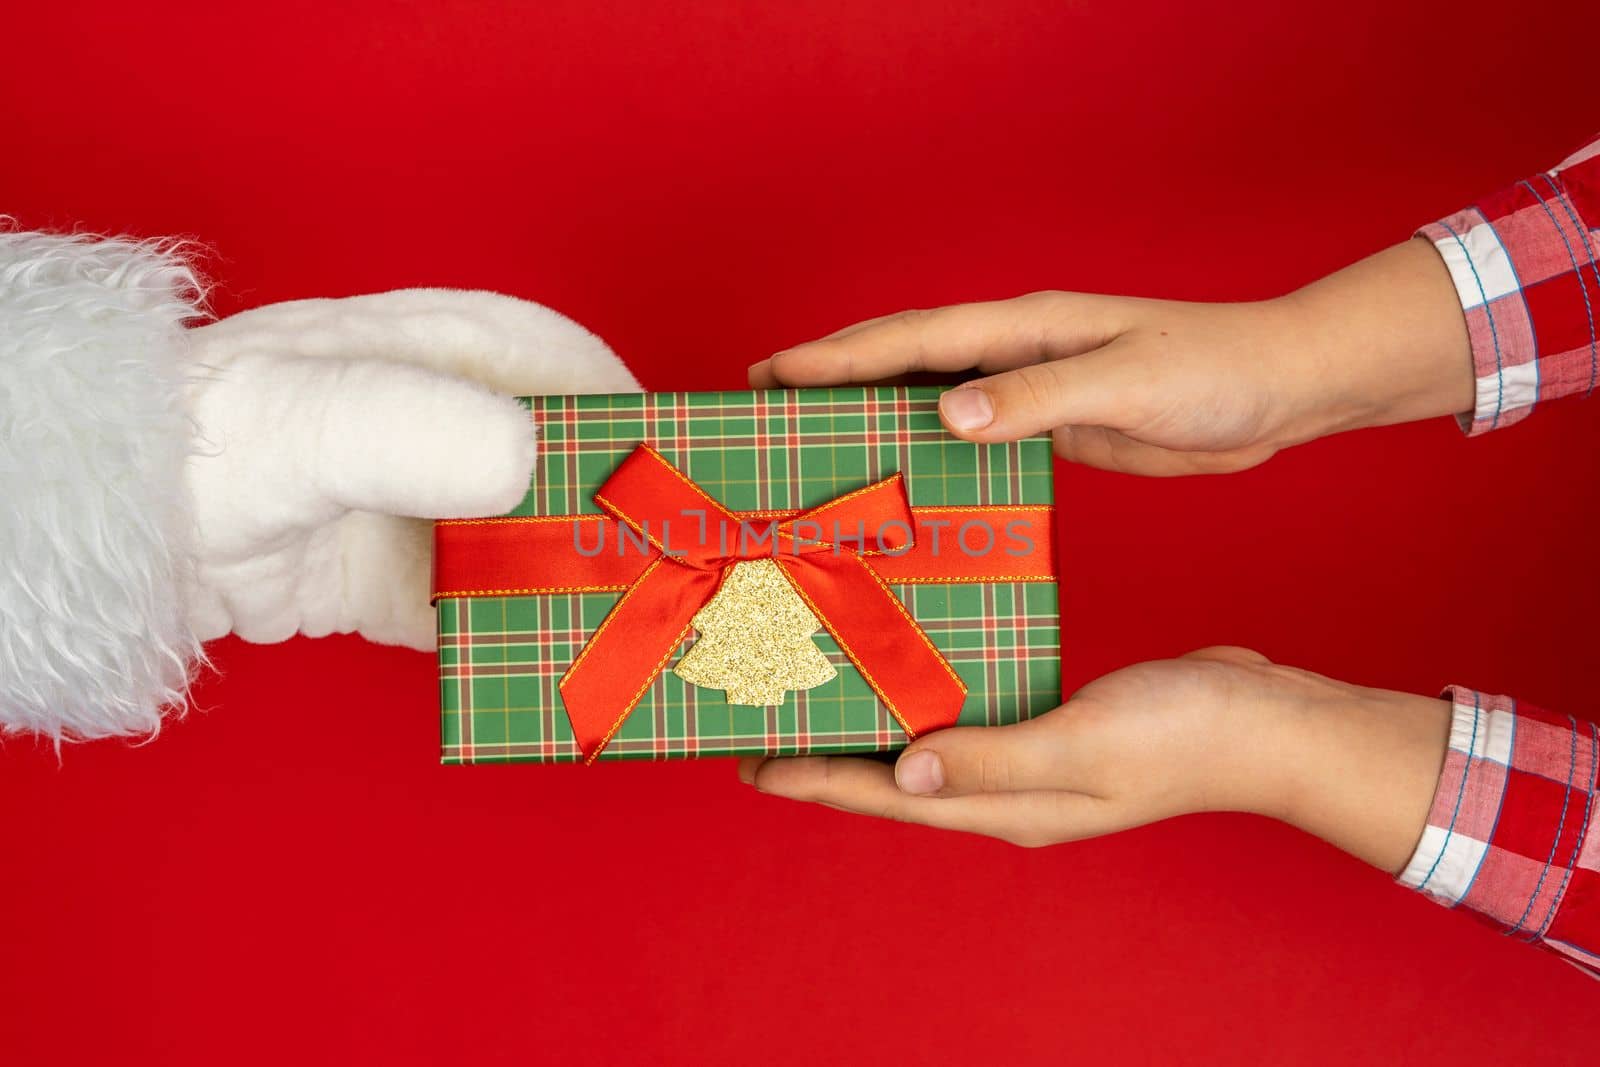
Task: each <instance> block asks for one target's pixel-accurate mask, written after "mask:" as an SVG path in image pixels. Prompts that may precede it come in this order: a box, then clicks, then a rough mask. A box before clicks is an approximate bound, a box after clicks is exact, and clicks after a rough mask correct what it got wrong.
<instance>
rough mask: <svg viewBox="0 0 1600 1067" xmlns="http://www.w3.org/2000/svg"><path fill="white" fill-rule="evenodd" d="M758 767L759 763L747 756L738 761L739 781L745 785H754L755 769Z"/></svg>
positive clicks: (757, 760)
mask: <svg viewBox="0 0 1600 1067" xmlns="http://www.w3.org/2000/svg"><path fill="white" fill-rule="evenodd" d="M760 766H761V761H760V760H759V759H752V758H751V757H749V756H746V757H745V758H744V759H741V760H740V761H739V781H741V782H743V783H744V784H745V785H755V784H756V769H757V768H758V767H760Z"/></svg>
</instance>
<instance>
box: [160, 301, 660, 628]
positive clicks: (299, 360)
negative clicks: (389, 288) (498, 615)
mask: <svg viewBox="0 0 1600 1067" xmlns="http://www.w3.org/2000/svg"><path fill="white" fill-rule="evenodd" d="M189 342H190V351H191V355H192V359H193V361H194V375H193V377H192V379H191V381H192V383H193V384H192V385H191V386H190V388H189V405H190V412H191V414H192V416H193V419H194V422H195V424H196V444H195V449H194V452H193V454H192V455H191V457H190V459H189V461H188V467H187V483H188V488H189V491H190V495H191V498H192V505H193V513H194V518H195V523H196V528H197V529H196V533H197V546H196V566H195V568H194V572H193V576H192V588H189V589H186V590H185V601H186V603H187V607H188V613H189V621H190V625H191V626H192V628H193V630H194V632H195V634H196V635H197V636H198V637H199V638H200V639H201V640H209V639H210V638H214V637H219V636H221V635H223V634H225V633H228V632H229V631H232V632H234V633H237V634H238V635H239V636H241V637H243V638H245V639H246V640H248V641H281V640H283V639H285V638H287V637H289V636H291V635H293V634H294V633H296V632H300V633H304V634H308V635H310V636H313V637H315V636H321V635H324V634H330V633H346V632H350V631H355V632H359V633H361V634H362V635H364V636H365V637H367V638H369V639H371V640H373V641H379V642H383V643H386V644H401V645H407V646H410V647H412V648H418V649H431V648H433V647H434V618H433V612H432V610H431V609H430V608H429V605H428V584H429V570H430V558H431V557H430V550H431V544H432V539H431V532H430V525H429V523H428V522H427V521H426V519H429V518H454V517H463V516H472V515H495V514H500V513H503V512H505V511H508V510H510V509H511V508H513V507H515V506H516V504H517V502H518V501H519V500H521V499H522V496H523V494H524V493H525V492H526V491H527V487H528V478H529V474H530V472H531V471H532V467H533V460H534V451H535V443H534V426H533V424H532V420H531V418H530V416H529V414H528V412H527V410H526V409H524V408H523V407H522V406H521V405H519V404H517V403H516V402H515V401H514V400H512V399H510V398H511V397H512V396H517V395H527V394H537V393H601V392H632V391H636V390H637V389H638V388H639V385H638V382H637V381H635V380H634V378H633V376H632V375H631V374H629V373H628V371H627V370H626V369H625V368H624V367H623V365H622V364H621V362H620V361H618V359H617V358H616V356H615V355H613V354H612V352H611V350H610V349H609V348H607V347H606V345H605V344H604V342H602V341H601V340H600V339H599V338H597V337H595V336H594V335H593V334H591V333H589V332H588V331H587V330H585V329H583V327H581V326H579V325H578V324H577V323H575V322H573V321H571V320H570V319H567V318H564V317H563V316H561V315H558V314H556V313H555V312H553V311H551V310H550V309H549V308H545V307H541V306H540V305H538V304H531V303H527V302H525V301H521V300H516V299H513V298H511V297H506V296H499V295H496V294H493V293H483V292H457V291H449V290H441V289H413V290H401V291H398V292H392V293H381V294H377V295H373V296H358V297H351V298H349V299H344V300H301V301H295V302H292V303H284V304H275V305H270V306H268V307H263V308H259V309H257V310H254V311H247V312H244V313H242V314H239V315H235V316H233V317H232V318H228V319H224V320H223V321H221V322H218V323H215V324H213V325H209V326H203V327H200V328H198V329H195V330H192V331H190V334H189ZM410 516H417V517H419V518H412V517H410Z"/></svg>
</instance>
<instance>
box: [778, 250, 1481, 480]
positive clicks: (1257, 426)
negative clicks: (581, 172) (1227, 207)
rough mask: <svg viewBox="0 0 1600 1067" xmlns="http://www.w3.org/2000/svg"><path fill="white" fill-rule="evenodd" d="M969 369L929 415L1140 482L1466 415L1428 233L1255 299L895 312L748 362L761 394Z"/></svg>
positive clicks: (1047, 297) (1458, 348)
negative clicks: (1283, 292)
mask: <svg viewBox="0 0 1600 1067" xmlns="http://www.w3.org/2000/svg"><path fill="white" fill-rule="evenodd" d="M974 370H975V371H977V372H978V373H980V374H983V375H986V376H987V377H983V378H979V379H977V380H976V381H973V382H969V383H966V384H965V385H963V386H962V387H961V388H959V389H955V390H952V391H951V392H949V393H947V394H946V395H945V397H944V398H943V400H942V401H941V403H940V414H941V415H942V417H943V419H944V422H945V425H946V426H947V427H948V428H949V429H950V431H951V432H952V433H955V434H956V435H957V436H959V437H964V438H966V439H968V440H971V441H1008V440H1014V439H1016V438H1019V437H1025V436H1028V435H1030V434H1035V433H1039V432H1041V431H1045V430H1051V431H1054V435H1055V443H1056V451H1057V452H1058V453H1059V454H1060V455H1061V456H1063V457H1065V458H1067V459H1071V460H1076V461H1077V462H1080V463H1086V464H1089V465H1091V466H1096V467H1105V468H1108V469H1111V470H1120V471H1129V472H1133V473H1138V474H1158V475H1160V474H1201V473H1212V472H1221V471H1233V470H1241V469H1243V468H1245V467H1252V466H1254V465H1256V464H1257V463H1260V462H1262V461H1263V460H1265V459H1267V458H1268V457H1269V456H1271V455H1272V454H1273V453H1274V452H1276V451H1277V450H1278V449H1280V448H1284V447H1287V446H1289V445H1293V444H1298V443H1300V442H1302V441H1308V440H1311V439H1313V438H1316V437H1321V436H1324V435H1326V434H1330V433H1337V432H1339V431H1341V430H1349V429H1355V428H1357V427H1362V426H1379V425H1385V424H1389V423H1395V422H1407V421H1411V420H1414V419H1421V418H1428V417H1431V416H1435V415H1447V414H1452V413H1455V412H1462V411H1469V410H1471V408H1472V401H1473V374H1472V360H1471V355H1470V350H1469V348H1468V342H1467V332H1466V326H1465V324H1464V322H1463V320H1462V315H1461V306H1460V303H1459V302H1458V300H1457V299H1456V296H1455V291H1454V288H1453V285H1452V283H1451V281H1450V276H1449V273H1448V272H1447V271H1446V269H1445V267H1444V264H1443V262H1442V261H1441V260H1440V259H1439V256H1438V254H1437V253H1436V252H1435V251H1434V250H1433V248H1432V247H1431V246H1430V245H1428V244H1427V243H1426V242H1425V241H1420V240H1419V241H1408V242H1406V243H1405V244H1403V245H1400V246H1397V247H1395V248H1391V249H1389V250H1387V251H1385V252H1381V253H1379V254H1378V255H1375V256H1373V257H1371V258H1370V259H1367V260H1363V261H1362V262H1360V263H1357V264H1355V265H1354V266H1352V267H1349V268H1347V269H1346V270H1343V271H1340V272H1339V273H1337V274H1334V275H1331V276H1329V277H1328V278H1325V279H1323V280H1322V281H1320V282H1317V283H1315V284H1313V285H1311V286H1308V287H1307V288H1305V289H1302V290H1300V291H1299V292H1296V293H1293V294H1290V295H1289V296H1286V297H1282V298H1279V299H1277V300H1269V301H1264V302H1261V303H1254V304H1188V303H1178V302H1173V301H1161V300H1139V299H1132V298H1127V297H1111V296H1094V295H1088V294H1081V293H1055V292H1048V293H1035V294H1033V295H1031V296H1024V297H1019V298H1017V299H1015V300H1002V301H996V302H993V303H984V304H961V305H956V306H954V307H947V308H939V309H937V310H933V311H907V312H901V313H900V314H897V315H890V316H887V317H885V318H881V319H873V320H871V321H869V322H864V323H860V324H858V325H856V326H851V327H848V328H847V329H844V330H841V331H839V332H838V333H835V334H832V335H831V336H829V337H825V338H823V339H821V340H819V341H813V342H811V343H809V344H803V345H800V346H798V347H796V348H791V349H789V350H788V351H785V352H780V353H778V354H777V355H775V356H773V357H772V358H771V359H768V360H765V361H763V362H761V363H758V364H756V365H755V366H753V367H751V368H750V382H751V384H752V385H753V386H755V387H756V388H771V387H774V386H823V385H840V384H845V383H849V382H871V381H879V380H892V379H895V378H897V377H899V376H902V375H905V374H910V373H919V372H934V373H960V372H969V371H974Z"/></svg>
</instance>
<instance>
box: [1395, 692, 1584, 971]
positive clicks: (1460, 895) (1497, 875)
mask: <svg viewBox="0 0 1600 1067" xmlns="http://www.w3.org/2000/svg"><path fill="white" fill-rule="evenodd" d="M1445 695H1446V697H1448V698H1449V699H1450V701H1451V704H1452V706H1453V709H1454V710H1453V716H1452V721H1451V726H1450V747H1449V749H1448V750H1447V752H1446V754H1445V762H1444V770H1443V772H1442V773H1441V774H1440V776H1439V786H1438V789H1437V791H1436V792H1435V794H1434V798H1433V806H1432V809H1431V810H1430V811H1429V813H1428V824H1427V827H1426V828H1425V829H1424V830H1423V832H1422V840H1421V841H1419V842H1418V843H1417V849H1416V853H1415V854H1414V855H1413V856H1412V857H1411V862H1410V863H1408V864H1407V865H1406V868H1405V870H1403V871H1401V872H1400V876H1399V881H1400V883H1401V884H1402V885H1406V886H1410V887H1411V888H1412V889H1418V890H1421V891H1422V892H1424V893H1427V894H1428V895H1429V896H1431V897H1433V898H1434V899H1435V900H1437V901H1438V902H1439V903H1441V904H1444V905H1445V906H1446V907H1451V908H1454V907H1465V908H1467V909H1469V910H1470V911H1472V912H1474V913H1475V914H1476V915H1477V917H1479V918H1481V919H1483V920H1484V921H1486V922H1488V923H1490V924H1491V925H1493V926H1494V927H1495V928H1497V929H1498V930H1499V931H1500V932H1501V933H1502V934H1504V935H1505V936H1507V937H1516V938H1520V939H1521V940H1523V941H1528V942H1531V943H1535V944H1540V945H1543V946H1545V947H1546V948H1550V949H1553V950H1555V951H1556V952H1559V953H1561V954H1562V955H1564V956H1566V957H1567V958H1568V959H1569V960H1571V961H1573V962H1575V963H1577V964H1578V965H1579V966H1580V967H1583V968H1584V969H1585V970H1588V971H1590V972H1591V973H1596V972H1600V832H1597V830H1596V829H1595V823H1596V820H1595V818H1594V816H1595V814H1596V812H1595V806H1596V805H1595V794H1596V783H1595V772H1596V768H1597V766H1600V731H1597V730H1596V728H1595V725H1594V724H1593V723H1590V722H1581V721H1579V720H1577V719H1574V718H1573V717H1572V716H1570V715H1556V714H1552V713H1550V712H1548V711H1544V710H1543V709H1541V708H1536V707H1533V706H1532V705H1529V704H1525V703H1519V702H1517V701H1514V700H1512V699H1511V698H1509V697H1499V696H1488V695H1485V694H1482V693H1476V692H1473V691H1472V690H1470V689H1462V688H1451V689H1449V690H1447V691H1446V693H1445Z"/></svg>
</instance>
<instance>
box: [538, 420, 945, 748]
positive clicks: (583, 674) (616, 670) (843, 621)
mask: <svg viewBox="0 0 1600 1067" xmlns="http://www.w3.org/2000/svg"><path fill="white" fill-rule="evenodd" d="M594 500H595V503H596V504H598V505H600V507H601V508H603V509H604V510H605V511H606V512H607V513H608V514H610V515H612V516H613V517H615V518H616V519H617V520H618V521H619V522H621V523H623V524H624V525H626V526H628V527H629V528H630V529H631V530H633V531H634V532H635V533H636V534H637V535H639V536H641V537H643V538H645V539H647V540H648V543H649V545H650V549H649V556H648V562H646V563H645V565H644V568H643V570H642V571H640V573H639V574H638V576H637V577H636V578H635V579H634V580H633V582H632V584H631V585H629V586H628V588H627V591H626V592H624V593H623V595H622V598H621V599H620V600H618V601H617V604H616V607H614V608H612V609H611V613H610V614H609V615H607V616H606V618H605V620H604V621H603V622H601V624H600V626H599V628H598V629H596V630H595V632H594V634H593V635H591V636H590V638H589V641H588V643H587V644H586V645H584V647H583V650H582V651H580V652H579V653H578V656H577V658H576V659H574V660H573V662H572V666H571V667H569V668H568V669H567V672H566V674H565V675H563V676H562V679H561V696H562V700H563V701H564V702H565V703H566V706H567V716H568V718H570V719H571V721H572V732H573V735H574V736H575V737H576V738H577V741H578V747H579V748H580V749H581V750H582V752H583V756H584V760H585V762H593V760H594V759H595V757H596V756H598V755H599V753H600V750H601V749H603V748H604V747H605V746H606V743H607V742H608V741H610V740H611V737H612V735H613V734H615V733H616V732H617V729H618V727H620V726H621V725H622V723H623V722H624V720H626V719H627V717H628V714H629V713H630V712H631V711H632V710H633V708H634V705H636V704H637V703H638V702H639V699H640V698H641V697H642V696H644V692H645V690H646V689H648V688H649V687H650V683H651V682H653V681H654V680H655V678H656V675H658V674H660V673H661V671H662V669H663V668H665V667H666V665H667V660H668V659H670V658H671V656H672V654H673V652H674V651H675V650H676V649H677V647H678V646H679V644H681V643H682V641H683V639H684V637H685V636H686V635H687V634H688V632H689V621H690V619H692V618H693V617H694V614H695V613H696V612H697V611H699V610H700V608H701V607H703V606H704V605H705V603H706V602H707V601H709V600H710V599H711V598H712V597H713V596H714V595H716V592H717V589H718V588H719V587H720V586H721V585H722V579H723V576H724V575H725V574H727V572H728V571H729V570H730V569H731V568H732V567H733V565H734V564H735V563H738V562H740V561H741V560H747V559H772V560H774V561H775V562H776V563H777V564H778V566H779V568H780V570H781V572H782V574H783V575H784V577H785V578H787V579H788V580H789V583H790V584H791V585H792V586H794V589H795V591H796V592H797V593H799V594H800V597H801V599H803V600H804V601H805V602H806V604H807V605H808V606H809V607H810V608H811V611H812V613H813V614H814V615H816V617H817V619H818V620H819V621H820V622H821V623H822V625H823V627H824V628H826V629H827V631H828V633H829V634H831V635H832V636H833V639H834V640H835V641H836V642H838V645H839V648H840V649H841V650H843V652H844V654H845V655H846V656H848V657H849V658H850V661H851V662H852V663H854V664H855V666H856V669H857V670H858V671H860V672H861V677H862V678H863V679H865V680H866V682H867V684H868V685H870V686H871V687H872V688H873V690H874V691H875V692H876V693H877V694H878V698H879V699H880V700H882V701H883V703H884V706H885V707H887V708H888V709H889V711H890V712H891V713H892V714H893V715H894V717H895V719H896V720H898V721H899V723H900V725H901V727H902V728H903V729H904V730H905V732H906V734H907V735H908V736H910V737H916V736H917V735H918V734H921V733H923V732H925V731H928V730H934V729H938V728H940V727H944V726H951V725H954V724H955V722H956V719H957V718H958V717H959V715H960V713H961V704H962V701H963V700H965V699H966V693H967V687H966V685H965V684H964V683H963V682H962V681H961V679H960V678H959V677H957V675H956V672H955V670H954V669H953V668H952V667H951V666H950V664H949V663H947V662H946V661H945V658H944V657H943V656H942V655H940V654H939V650H938V649H937V648H935V647H934V645H933V642H932V641H930V640H928V635H927V634H925V633H923V632H922V628H921V627H920V626H918V625H917V624H916V622H915V621H914V620H913V619H912V618H911V616H910V614H909V613H907V611H906V609H905V606H904V605H903V604H901V603H900V599H899V598H898V597H896V596H895V595H894V593H893V591H892V590H890V589H889V587H888V586H887V585H886V584H885V583H884V581H883V579H882V578H881V577H879V576H878V574H877V572H876V571H874V570H873V568H872V567H871V566H869V565H868V564H867V562H866V557H869V556H874V555H877V554H879V550H878V549H877V548H874V547H873V545H875V544H877V545H881V546H882V549H883V550H885V551H886V552H887V553H893V552H898V551H901V550H903V549H905V548H908V547H910V544H911V542H912V539H913V536H914V535H913V534H912V533H911V531H912V530H913V529H914V526H913V521H912V513H911V508H910V505H909V503H908V502H907V500H906V493H905V483H904V481H903V480H902V479H901V477H900V475H899V474H895V475H893V476H892V477H889V478H885V479H884V480H883V481H881V482H876V483H874V484H872V485H869V486H867V487H865V488H863V489H858V490H856V491H855V492H852V493H846V494H845V495H844V496H841V497H838V498H837V499H835V500H830V501H829V502H828V503H826V504H823V505H821V506H819V507H815V508H812V509H810V510H809V511H804V512H800V513H798V514H795V515H792V516H789V517H786V518H784V519H783V520H782V521H781V522H778V524H777V526H776V529H775V532H774V536H775V537H776V539H777V544H776V545H774V544H773V543H771V542H767V541H764V540H763V541H761V542H758V543H757V544H742V543H740V542H742V541H744V540H745V539H744V538H741V537H739V536H738V535H737V534H735V536H733V537H731V538H728V539H727V541H728V542H729V543H727V544H726V545H724V543H723V541H724V539H723V538H720V537H700V538H699V539H698V540H699V543H698V544H695V543H689V544H684V545H681V546H680V545H678V544H676V543H675V542H676V538H674V539H673V541H672V542H669V543H667V544H663V543H662V542H661V541H660V540H659V539H658V538H659V536H660V534H661V532H662V531H663V530H665V529H669V527H668V526H667V525H666V524H667V523H668V522H671V523H672V526H673V527H675V528H680V529H681V528H682V527H683V526H684V525H687V520H686V519H685V514H686V513H688V514H693V513H695V512H697V511H701V512H704V513H705V516H706V523H707V524H708V526H709V525H710V524H712V523H718V522H721V523H725V524H727V525H726V526H723V527H721V529H728V528H730V527H731V528H732V529H733V530H735V531H737V530H738V529H739V522H740V516H738V515H736V514H735V513H734V512H731V511H729V510H728V509H727V508H724V507H723V506H722V505H721V504H720V503H718V502H717V501H716V500H714V499H712V497H711V496H710V495H709V494H708V493H706V492H705V490H703V489H701V488H700V487H699V486H698V485H696V484H695V483H694V482H692V481H690V480H689V478H688V476H687V475H685V474H684V473H683V472H682V471H680V470H678V469H677V468H676V467H674V466H673V465H672V464H671V463H669V462H668V461H667V460H666V459H665V458H664V457H663V456H662V455H661V454H660V453H659V452H657V451H656V450H655V449H653V448H651V447H650V446H649V445H640V446H639V447H638V448H636V449H635V450H634V451H633V452H632V453H631V454H630V455H629V456H628V458H627V459H625V460H623V461H622V463H621V464H620V465H619V466H618V467H617V469H616V471H615V472H614V473H613V474H612V475H611V477H610V478H608V479H607V480H606V483H605V484H604V485H602V486H601V487H600V489H599V491H598V492H596V493H595V495H594ZM797 527H798V530H797ZM702 529H704V527H703V528H702ZM858 529H865V530H866V531H868V536H867V538H865V539H864V541H865V543H864V544H858V543H855V542H854V541H847V540H844V539H843V538H842V537H841V541H840V543H839V544H838V545H835V544H834V543H832V542H830V541H827V540H825V539H823V537H822V533H823V532H824V531H827V530H844V531H855V530H858ZM813 530H814V531H816V533H815V536H814V537H812V536H807V534H808V532H810V531H813ZM880 537H881V540H879V538H880Z"/></svg>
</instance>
